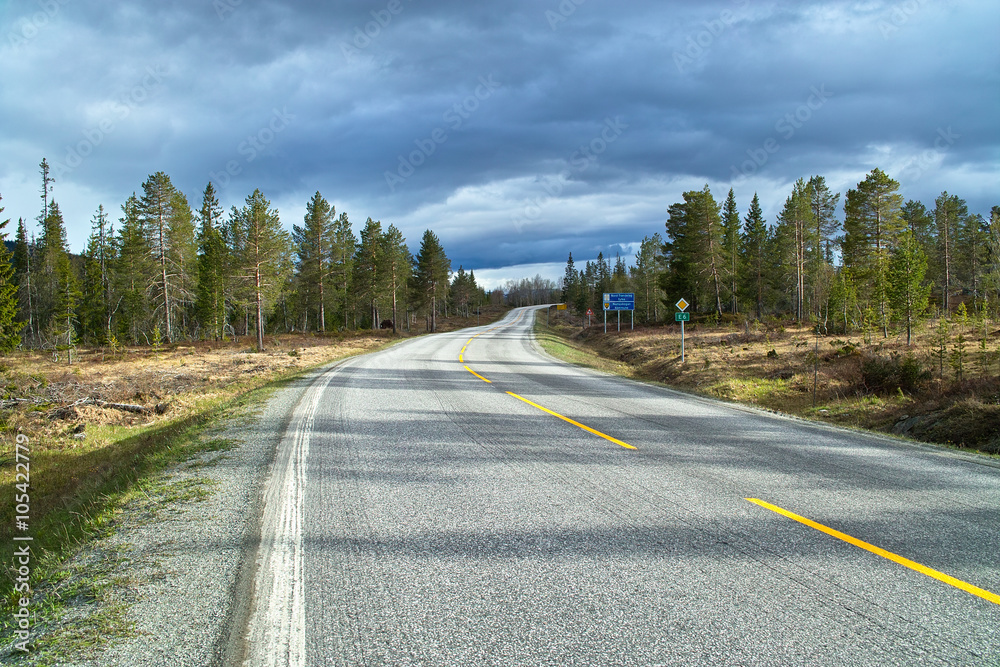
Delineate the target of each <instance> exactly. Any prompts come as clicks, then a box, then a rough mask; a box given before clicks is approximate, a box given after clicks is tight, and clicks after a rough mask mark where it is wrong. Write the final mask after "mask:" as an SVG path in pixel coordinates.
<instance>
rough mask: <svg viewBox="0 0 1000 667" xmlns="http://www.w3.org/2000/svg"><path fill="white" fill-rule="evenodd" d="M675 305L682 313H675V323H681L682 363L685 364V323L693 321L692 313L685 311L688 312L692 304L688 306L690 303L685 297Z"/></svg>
mask: <svg viewBox="0 0 1000 667" xmlns="http://www.w3.org/2000/svg"><path fill="white" fill-rule="evenodd" d="M674 305H675V306H677V307H678V308H679V309H680V311H681V312H679V313H674V321H675V322H680V323H681V363H682V364H683V363H684V323H685V322H690V321H691V313H685V312H684V311H685V310H687V307H688V305H690V304H688V302H687V301H685V300H684V297H681V300H680V301H678V302H677V303H675V304H674Z"/></svg>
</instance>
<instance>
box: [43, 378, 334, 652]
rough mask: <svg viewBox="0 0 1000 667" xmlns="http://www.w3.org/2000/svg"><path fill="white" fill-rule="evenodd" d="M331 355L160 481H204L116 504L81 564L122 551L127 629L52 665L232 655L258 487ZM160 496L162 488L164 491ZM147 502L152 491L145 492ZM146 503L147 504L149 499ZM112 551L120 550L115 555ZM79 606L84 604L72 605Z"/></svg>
mask: <svg viewBox="0 0 1000 667" xmlns="http://www.w3.org/2000/svg"><path fill="white" fill-rule="evenodd" d="M334 365H336V363H335V364H331V365H327V366H324V367H321V368H319V369H315V370H313V371H311V372H309V373H307V374H305V375H303V376H302V377H300V378H298V379H296V380H293V381H291V382H290V383H289V384H287V385H286V386H284V387H283V388H281V389H279V390H278V391H276V392H275V393H274V394H272V395H271V396H270V397H269V398H268V399H267V400H266V402H265V403H264V404H263V405H261V406H258V407H257V408H256V409H251V410H249V411H247V412H245V413H244V414H242V415H240V416H238V417H235V418H232V419H230V420H229V421H227V422H226V423H224V424H222V425H221V427H220V428H218V429H217V430H215V431H214V432H213V433H212V435H213V437H217V438H225V439H230V440H231V441H232V442H233V445H234V446H233V447H232V448H230V449H227V450H224V451H213V452H206V453H204V454H202V455H201V456H199V457H197V458H195V459H193V460H190V461H187V462H185V463H183V464H181V465H179V466H177V467H175V468H173V469H171V470H169V471H168V472H167V473H165V479H164V480H163V482H164V483H165V484H166V485H167V486H166V488H181V489H183V488H198V489H204V490H207V493H205V492H204V491H203V492H201V493H197V494H179V495H180V496H181V497H179V498H175V499H173V500H168V501H167V502H165V503H162V504H160V503H155V504H156V507H155V511H154V512H153V513H152V514H150V511H149V507H146V508H143V507H141V506H130V507H128V508H126V511H125V512H124V514H123V516H122V518H121V522H120V528H119V529H118V530H117V531H116V532H115V534H114V535H112V536H110V537H108V538H106V539H103V540H100V541H99V542H98V543H96V544H94V545H91V546H89V547H88V548H86V549H85V550H84V551H83V552H82V553H81V554H80V555H79V556H78V557H77V558H76V559H74V560H75V561H78V562H79V563H83V564H84V566H85V565H86V563H88V562H93V561H94V559H95V558H97V559H100V558H101V556H102V554H105V553H109V554H118V555H120V554H125V557H124V558H123V559H122V563H123V568H122V571H120V572H119V573H118V574H120V575H121V576H122V577H123V580H124V581H127V582H129V585H128V587H127V588H128V590H126V591H123V592H122V595H121V597H122V598H123V599H124V601H126V602H127V604H128V609H127V611H126V612H125V614H126V619H127V621H128V622H129V623H130V624H131V625H132V632H130V633H129V636H125V637H111V638H109V639H108V640H107V643H106V644H104V645H103V646H99V647H97V648H96V649H95V650H96V653H97V654H96V655H94V656H88V657H87V658H86V659H85V661H83V662H81V661H80V660H81V657H78V656H72V657H71V656H62V660H61V661H58V662H57V663H56V664H60V665H73V666H76V665H98V666H99V667H112V666H119V665H146V666H149V667H156V666H161V665H162V666H164V667H166V666H170V667H175V666H194V665H229V664H239V660H240V658H241V657H242V654H243V646H242V635H243V630H244V625H245V621H246V613H247V611H248V610H247V606H248V604H247V602H248V600H249V597H250V594H251V592H252V591H251V590H250V589H251V587H252V582H253V576H254V567H253V566H254V560H255V557H256V551H257V544H258V542H259V533H260V516H261V510H262V500H263V499H262V489H263V488H264V485H265V484H266V482H267V479H268V475H269V473H270V471H271V467H272V464H273V462H274V457H275V451H276V447H277V444H278V442H279V441H280V439H281V436H282V434H283V433H284V432H285V429H286V427H287V426H288V421H289V418H290V415H291V414H292V412H293V408H294V407H295V405H296V404H297V403H298V402H299V400H300V399H301V398H302V395H303V394H304V392H305V391H306V389H307V388H308V387H309V386H310V384H312V383H313V382H314V381H316V379H317V378H319V377H320V376H321V375H322V374H323V373H325V372H326V371H327V370H329V369H330V368H331V367H333V366H334ZM168 497H169V496H168ZM152 500H153V501H157V500H158V498H157V497H156V495H155V494H154V495H153V496H152ZM150 504H153V503H150ZM119 557H120V556H119ZM80 611H81V612H82V614H83V615H86V614H88V613H92V611H93V610H91V611H90V612H88V611H86V610H84V609H81V610H80Z"/></svg>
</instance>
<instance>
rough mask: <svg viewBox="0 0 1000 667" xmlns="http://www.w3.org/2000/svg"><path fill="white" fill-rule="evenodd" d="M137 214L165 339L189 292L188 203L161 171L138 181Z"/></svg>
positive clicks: (190, 234) (191, 239)
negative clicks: (147, 249) (154, 275)
mask: <svg viewBox="0 0 1000 667" xmlns="http://www.w3.org/2000/svg"><path fill="white" fill-rule="evenodd" d="M142 190H143V195H142V198H141V199H140V200H139V215H140V218H141V220H142V222H143V224H144V226H145V229H146V235H147V237H148V239H149V245H150V248H151V249H152V253H153V258H154V260H155V262H156V267H157V280H156V283H155V287H156V299H157V301H158V306H157V310H158V311H159V312H160V317H161V318H162V321H163V323H164V326H163V328H162V333H163V336H164V340H165V341H166V342H167V343H169V342H171V341H172V340H173V339H174V335H175V329H176V328H177V321H176V319H177V316H178V315H180V313H179V312H178V307H179V305H180V304H183V303H190V302H191V300H192V296H193V283H194V271H195V257H196V250H195V248H196V246H195V241H194V223H193V222H192V218H193V216H192V213H191V207H190V206H189V205H188V203H187V198H186V197H184V195H183V194H182V193H180V192H179V191H178V190H177V188H175V187H174V185H173V183H171V182H170V177H169V176H167V175H166V174H164V173H163V172H162V171H158V172H156V173H155V174H152V175H150V176H149V178H147V179H146V182H145V183H143V184H142Z"/></svg>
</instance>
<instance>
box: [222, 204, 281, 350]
mask: <svg viewBox="0 0 1000 667" xmlns="http://www.w3.org/2000/svg"><path fill="white" fill-rule="evenodd" d="M233 218H234V221H235V227H236V228H237V229H239V230H241V231H242V234H241V236H242V238H243V240H244V245H243V248H242V250H243V252H242V253H241V255H240V256H239V258H238V260H239V267H240V272H239V276H240V278H241V279H242V280H243V281H244V283H245V285H246V286H247V292H248V294H249V296H250V299H251V301H250V303H251V305H252V308H253V312H254V315H255V321H256V334H257V351H258V352H263V351H264V321H265V318H266V317H267V315H268V313H269V311H270V309H271V307H272V305H273V303H274V301H275V300H276V298H277V297H278V295H279V292H280V289H281V287H282V285H283V284H284V277H285V274H286V272H287V262H288V259H289V254H290V250H291V238H290V237H289V235H288V232H286V231H285V230H284V229H282V227H281V221H280V220H279V218H278V211H277V210H275V209H272V208H271V202H269V201H268V200H267V198H266V197H265V196H264V194H263V193H262V192H261V191H260V190H254V191H253V194H251V195H249V196H248V197H247V198H246V204H245V205H244V206H243V208H242V209H239V210H238V211H234V215H233Z"/></svg>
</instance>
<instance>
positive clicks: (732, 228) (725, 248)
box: [722, 188, 740, 315]
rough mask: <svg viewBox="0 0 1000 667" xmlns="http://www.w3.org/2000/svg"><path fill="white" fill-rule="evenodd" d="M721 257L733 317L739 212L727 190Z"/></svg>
mask: <svg viewBox="0 0 1000 667" xmlns="http://www.w3.org/2000/svg"><path fill="white" fill-rule="evenodd" d="M722 256H723V259H724V267H725V269H724V270H723V276H724V283H725V285H726V291H728V292H729V294H728V296H729V299H728V301H729V308H730V310H731V312H732V313H733V314H734V315H735V314H736V313H737V312H739V280H740V212H739V209H737V208H736V195H735V194H733V189H732V188H729V194H728V195H726V203H725V204H723V205H722Z"/></svg>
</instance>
